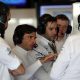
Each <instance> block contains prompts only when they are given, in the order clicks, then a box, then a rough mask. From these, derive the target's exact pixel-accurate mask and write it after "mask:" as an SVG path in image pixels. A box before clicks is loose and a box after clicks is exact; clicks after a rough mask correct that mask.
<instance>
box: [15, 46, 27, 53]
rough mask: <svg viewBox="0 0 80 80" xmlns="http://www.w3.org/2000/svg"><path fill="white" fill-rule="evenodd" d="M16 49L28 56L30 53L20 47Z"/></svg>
mask: <svg viewBox="0 0 80 80" xmlns="http://www.w3.org/2000/svg"><path fill="white" fill-rule="evenodd" d="M16 49H17V50H19V51H20V52H23V54H26V53H27V52H28V51H27V50H25V49H23V48H21V47H20V46H18V45H16Z"/></svg>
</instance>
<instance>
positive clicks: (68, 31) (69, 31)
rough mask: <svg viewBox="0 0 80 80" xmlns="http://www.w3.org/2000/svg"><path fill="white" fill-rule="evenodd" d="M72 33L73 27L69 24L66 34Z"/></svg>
mask: <svg viewBox="0 0 80 80" xmlns="http://www.w3.org/2000/svg"><path fill="white" fill-rule="evenodd" d="M71 31H72V26H71V25H70V24H69V25H68V27H67V31H66V34H70V33H71Z"/></svg>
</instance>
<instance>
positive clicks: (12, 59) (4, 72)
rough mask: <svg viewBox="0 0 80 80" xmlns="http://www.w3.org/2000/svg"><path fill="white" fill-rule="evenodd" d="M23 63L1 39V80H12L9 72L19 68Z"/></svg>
mask: <svg viewBox="0 0 80 80" xmlns="http://www.w3.org/2000/svg"><path fill="white" fill-rule="evenodd" d="M20 64H21V61H20V60H19V59H18V58H17V57H16V56H15V55H14V54H13V53H12V52H11V49H10V47H9V46H8V44H7V43H6V42H5V41H4V40H3V39H2V38H1V37H0V80H12V77H11V74H10V73H9V71H8V70H14V69H17V68H18V67H19V65H20Z"/></svg>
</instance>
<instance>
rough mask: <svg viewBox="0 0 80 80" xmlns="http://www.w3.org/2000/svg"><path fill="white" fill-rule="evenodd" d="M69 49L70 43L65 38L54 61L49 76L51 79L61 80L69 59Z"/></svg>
mask: <svg viewBox="0 0 80 80" xmlns="http://www.w3.org/2000/svg"><path fill="white" fill-rule="evenodd" d="M70 49H71V44H70V40H68V39H67V41H66V42H65V44H64V46H63V48H62V51H61V53H60V54H59V56H58V58H57V60H56V61H55V62H54V64H53V67H52V70H51V73H50V77H51V79H52V80H61V79H62V77H63V75H64V73H65V70H66V68H67V66H68V64H69V61H70V51H71V50H70Z"/></svg>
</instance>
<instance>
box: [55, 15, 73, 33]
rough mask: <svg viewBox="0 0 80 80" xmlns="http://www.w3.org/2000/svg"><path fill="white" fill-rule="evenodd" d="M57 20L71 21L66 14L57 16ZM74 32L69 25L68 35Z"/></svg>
mask: <svg viewBox="0 0 80 80" xmlns="http://www.w3.org/2000/svg"><path fill="white" fill-rule="evenodd" d="M57 19H61V20H67V21H68V22H70V20H69V19H68V17H67V16H66V15H64V14H59V15H57V16H56V20H57ZM71 31H72V26H71V25H70V24H69V23H68V26H67V30H66V34H70V33H71ZM58 32H59V29H58Z"/></svg>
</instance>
